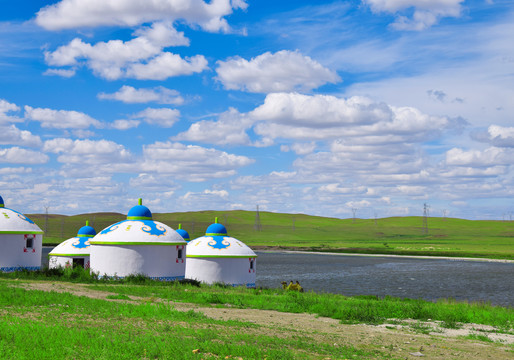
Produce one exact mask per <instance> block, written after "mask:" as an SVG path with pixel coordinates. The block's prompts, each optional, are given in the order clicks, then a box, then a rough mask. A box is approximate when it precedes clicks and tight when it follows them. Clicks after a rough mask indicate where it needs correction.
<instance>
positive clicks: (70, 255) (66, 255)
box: [48, 253, 89, 257]
mask: <svg viewBox="0 0 514 360" xmlns="http://www.w3.org/2000/svg"><path fill="white" fill-rule="evenodd" d="M48 256H62V257H77V256H80V257H88V256H89V254H52V253H50V254H48Z"/></svg>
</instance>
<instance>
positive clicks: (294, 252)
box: [254, 249, 514, 264]
mask: <svg viewBox="0 0 514 360" xmlns="http://www.w3.org/2000/svg"><path fill="white" fill-rule="evenodd" d="M254 251H259V252H269V253H286V254H316V255H337V256H359V257H384V258H400V259H401V258H410V259H428V260H430V259H434V260H455V261H479V262H492V263H506V264H514V260H508V259H489V258H469V257H453V256H428V255H396V254H359V253H340V252H325V251H305V250H285V249H282V250H278V249H254Z"/></svg>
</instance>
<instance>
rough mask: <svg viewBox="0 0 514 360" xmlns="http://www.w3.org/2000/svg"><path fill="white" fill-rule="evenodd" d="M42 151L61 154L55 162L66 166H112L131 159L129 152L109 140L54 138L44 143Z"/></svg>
mask: <svg viewBox="0 0 514 360" xmlns="http://www.w3.org/2000/svg"><path fill="white" fill-rule="evenodd" d="M43 150H44V151H46V152H50V153H54V154H61V155H59V157H58V158H57V160H58V161H59V162H62V163H66V164H89V165H102V164H105V165H113V166H114V164H119V163H126V162H130V161H131V158H132V155H131V154H130V152H129V151H128V150H127V149H125V147H124V146H123V145H120V144H117V143H115V142H113V141H109V140H71V139H65V138H56V139H52V140H47V141H45V144H44V146H43ZM82 170H83V169H82Z"/></svg>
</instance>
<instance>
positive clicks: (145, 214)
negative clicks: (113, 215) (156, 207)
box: [127, 199, 152, 220]
mask: <svg viewBox="0 0 514 360" xmlns="http://www.w3.org/2000/svg"><path fill="white" fill-rule="evenodd" d="M142 204H143V202H142V200H141V199H139V205H136V206H134V207H133V208H132V209H130V211H129V212H128V214H127V220H152V212H151V211H150V209H148V208H147V207H146V206H143V205H142Z"/></svg>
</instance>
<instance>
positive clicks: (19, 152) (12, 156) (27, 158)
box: [0, 146, 49, 165]
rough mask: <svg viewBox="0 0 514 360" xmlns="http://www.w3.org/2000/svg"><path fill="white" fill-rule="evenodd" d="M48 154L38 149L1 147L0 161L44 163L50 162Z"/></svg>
mask: <svg viewBox="0 0 514 360" xmlns="http://www.w3.org/2000/svg"><path fill="white" fill-rule="evenodd" d="M48 160H49V158H48V155H46V154H43V153H41V152H38V151H33V150H27V149H23V148H20V147H17V146H14V147H11V148H7V149H0V162H2V163H11V164H31V165H37V164H44V163H46V162H48Z"/></svg>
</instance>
